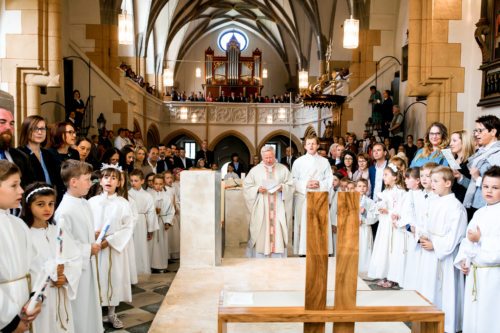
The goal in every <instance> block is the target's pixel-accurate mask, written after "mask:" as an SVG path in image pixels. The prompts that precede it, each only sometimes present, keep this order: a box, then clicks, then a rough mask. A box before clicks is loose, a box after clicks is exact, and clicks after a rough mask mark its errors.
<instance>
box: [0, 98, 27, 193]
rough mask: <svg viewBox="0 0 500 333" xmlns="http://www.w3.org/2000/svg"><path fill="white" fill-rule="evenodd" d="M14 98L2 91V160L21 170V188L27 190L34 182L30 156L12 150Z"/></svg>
mask: <svg viewBox="0 0 500 333" xmlns="http://www.w3.org/2000/svg"><path fill="white" fill-rule="evenodd" d="M13 110H14V98H13V97H12V96H11V95H10V94H8V93H6V92H3V91H0V160H8V161H10V162H12V163H14V164H15V165H17V167H18V168H19V169H20V170H21V187H23V188H25V187H26V186H27V185H29V184H31V183H32V182H33V169H32V168H31V164H30V161H29V158H28V156H27V155H26V154H25V153H23V152H22V151H20V150H18V149H16V148H12V147H11V145H12V139H13V137H14V134H13V133H14V115H13V114H12V111H13Z"/></svg>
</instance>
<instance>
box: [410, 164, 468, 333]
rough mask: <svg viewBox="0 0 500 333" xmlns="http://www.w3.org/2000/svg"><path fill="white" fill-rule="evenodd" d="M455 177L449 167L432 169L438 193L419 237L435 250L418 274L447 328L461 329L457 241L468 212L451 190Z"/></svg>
mask: <svg viewBox="0 0 500 333" xmlns="http://www.w3.org/2000/svg"><path fill="white" fill-rule="evenodd" d="M453 181H454V177H453V172H452V171H451V169H450V168H448V167H444V166H439V167H437V168H435V169H433V170H432V173H431V183H432V190H433V192H434V193H435V194H436V195H437V196H438V197H437V198H436V199H435V200H434V201H433V203H432V206H431V207H430V210H429V221H430V223H429V228H428V230H427V232H428V235H427V236H421V237H420V243H421V244H422V249H423V250H424V251H426V252H429V253H430V254H432V256H427V257H425V260H423V261H422V263H421V266H420V270H419V274H420V276H419V278H420V279H422V281H423V283H424V285H428V286H429V290H434V293H433V294H431V295H424V296H426V297H427V298H428V299H429V300H430V301H431V302H433V303H434V304H435V305H436V306H437V307H438V308H440V309H441V310H443V312H444V313H445V323H444V330H445V332H448V333H455V332H458V331H461V330H462V329H461V327H462V311H463V295H464V278H463V275H462V274H461V273H460V271H459V270H457V269H456V268H455V267H454V264H453V262H454V258H455V256H456V254H457V252H458V245H459V244H460V241H461V240H462V239H463V238H464V236H465V230H466V228H467V213H466V211H465V208H464V206H462V204H461V202H460V201H458V200H457V199H456V198H455V195H454V194H453V193H452V192H451V186H452V184H453Z"/></svg>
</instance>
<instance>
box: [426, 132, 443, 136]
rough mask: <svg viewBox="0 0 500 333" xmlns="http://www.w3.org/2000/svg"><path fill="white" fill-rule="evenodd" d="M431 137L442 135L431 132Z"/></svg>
mask: <svg viewBox="0 0 500 333" xmlns="http://www.w3.org/2000/svg"><path fill="white" fill-rule="evenodd" d="M429 136H441V133H439V132H435V133H434V132H429Z"/></svg>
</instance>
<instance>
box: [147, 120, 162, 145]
mask: <svg viewBox="0 0 500 333" xmlns="http://www.w3.org/2000/svg"><path fill="white" fill-rule="evenodd" d="M159 143H160V131H159V130H158V126H157V125H156V124H151V125H149V127H148V132H147V135H146V145H147V147H148V148H150V147H152V146H157V145H158V144H159Z"/></svg>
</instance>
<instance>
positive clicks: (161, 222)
mask: <svg viewBox="0 0 500 333" xmlns="http://www.w3.org/2000/svg"><path fill="white" fill-rule="evenodd" d="M148 192H149V193H150V194H151V195H152V197H153V200H154V202H155V210H156V223H157V224H158V228H159V229H158V230H157V231H155V232H154V234H153V239H152V240H151V242H153V244H152V245H153V246H152V251H151V268H152V269H153V273H155V272H163V271H166V270H167V268H168V258H169V256H168V229H170V227H171V226H172V219H173V218H174V214H175V208H174V205H173V204H172V197H171V196H169V195H168V193H167V192H165V180H164V177H163V175H162V174H159V175H155V176H154V178H153V189H148Z"/></svg>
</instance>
